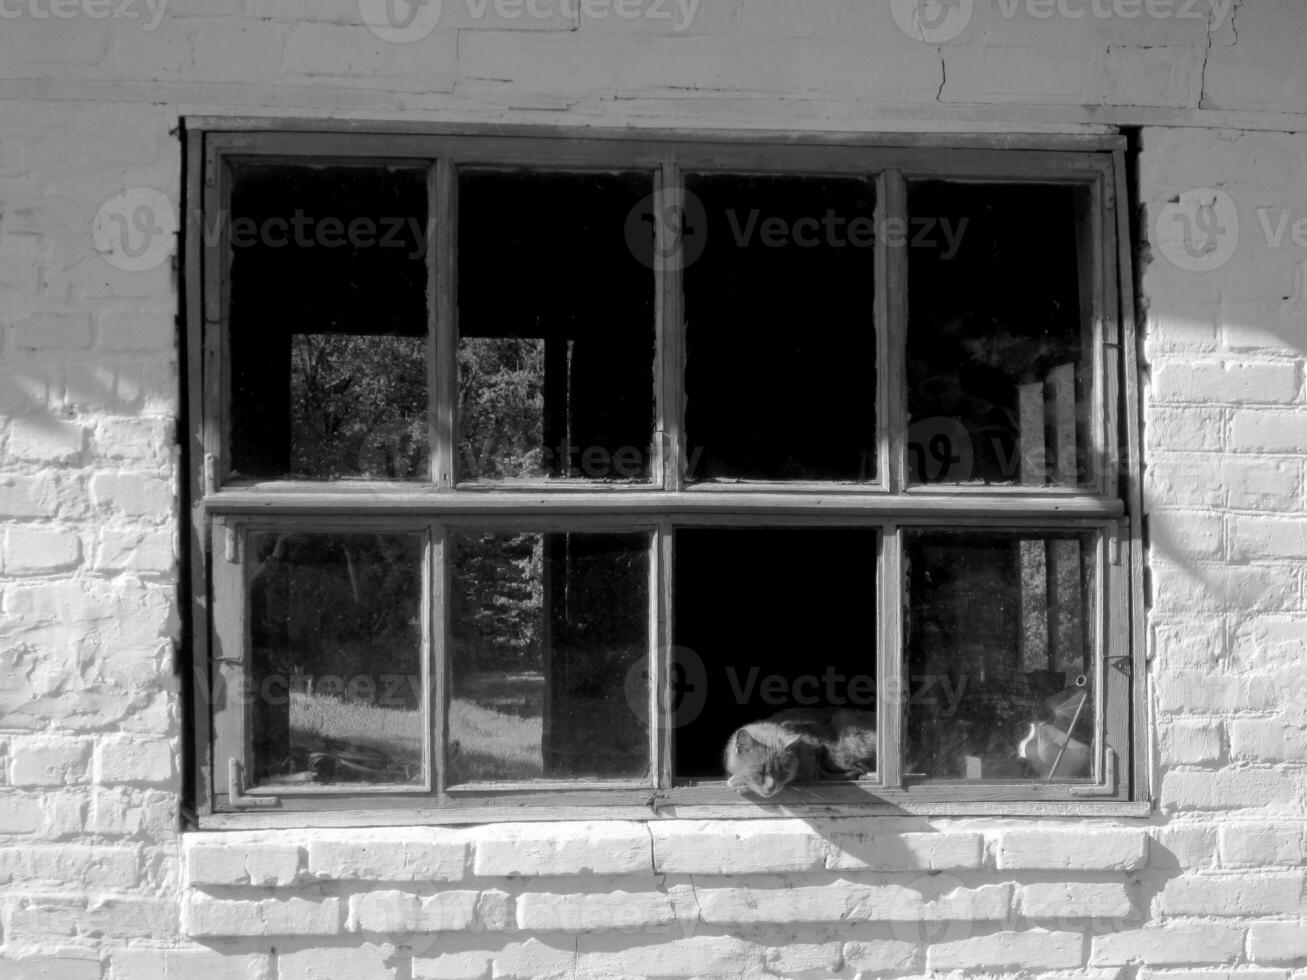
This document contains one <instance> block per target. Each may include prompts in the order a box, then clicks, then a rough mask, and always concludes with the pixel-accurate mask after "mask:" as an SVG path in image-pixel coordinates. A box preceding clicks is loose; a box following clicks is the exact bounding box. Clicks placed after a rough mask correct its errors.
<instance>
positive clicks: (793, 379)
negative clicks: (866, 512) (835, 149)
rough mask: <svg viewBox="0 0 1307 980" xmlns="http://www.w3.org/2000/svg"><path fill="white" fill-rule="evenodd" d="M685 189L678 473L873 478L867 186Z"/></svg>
mask: <svg viewBox="0 0 1307 980" xmlns="http://www.w3.org/2000/svg"><path fill="white" fill-rule="evenodd" d="M686 192H687V206H686V220H687V223H688V224H687V227H686V229H685V236H686V241H687V244H688V243H693V244H694V245H695V248H693V249H690V248H688V247H687V249H686V270H685V319H686V329H687V333H688V337H687V345H688V355H687V363H686V382H685V383H686V398H687V404H686V432H687V439H688V444H689V449H688V455H687V461H686V466H687V476H688V477H689V479H691V480H698V481H711V480H799V481H802V480H832V481H844V482H868V481H872V480H875V479H876V330H875V321H874V317H873V308H874V297H875V289H874V269H875V243H876V227H875V214H876V199H875V191H874V188H873V185H872V184H871V183H870V182H869V181H867V180H862V179H856V178H850V177H789V176H786V177H765V176H747V175H738V174H730V175H721V174H714V175H690V176H689V177H687V178H686ZM696 223H702V225H703V227H702V228H699V229H696V228H695V224H696ZM698 253H701V254H698ZM696 254H697V257H696Z"/></svg>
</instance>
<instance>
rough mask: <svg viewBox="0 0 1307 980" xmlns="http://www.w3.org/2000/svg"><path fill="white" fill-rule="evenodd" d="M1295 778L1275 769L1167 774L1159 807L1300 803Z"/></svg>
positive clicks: (1218, 807) (1228, 807) (1231, 807)
mask: <svg viewBox="0 0 1307 980" xmlns="http://www.w3.org/2000/svg"><path fill="white" fill-rule="evenodd" d="M1300 794H1301V787H1300V785H1299V783H1298V781H1297V780H1296V777H1294V776H1292V775H1291V774H1289V773H1286V772H1283V771H1280V770H1276V769H1229V770H1222V771H1220V772H1183V771H1177V772H1168V773H1165V774H1164V775H1163V776H1162V792H1161V804H1162V807H1163V808H1164V809H1168V810H1236V809H1241V808H1243V807H1257V806H1275V805H1283V804H1290V803H1296V802H1299V797H1300Z"/></svg>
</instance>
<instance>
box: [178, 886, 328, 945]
mask: <svg viewBox="0 0 1307 980" xmlns="http://www.w3.org/2000/svg"><path fill="white" fill-rule="evenodd" d="M343 921H344V918H343V913H342V905H341V901H340V899H339V898H322V899H308V898H299V897H294V898H287V899H262V900H259V899H245V900H238V899H219V898H213V897H212V896H209V895H206V894H204V893H203V892H191V893H190V894H189V895H187V898H186V904H185V906H184V907H183V927H184V929H185V932H186V934H187V935H190V936H194V937H196V938H203V937H218V936H334V935H336V934H338V933H340V932H341V931H343Z"/></svg>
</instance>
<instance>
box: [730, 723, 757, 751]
mask: <svg viewBox="0 0 1307 980" xmlns="http://www.w3.org/2000/svg"><path fill="white" fill-rule="evenodd" d="M732 744H734V746H735V751H736V752H748V751H749V750H750V749H752V748H753V747H754V746H755V745H757V744H758V740H757V739H756V738H754V737H753V736H752V735H750V734H749V732H748V729H744V728H741V729H740V730H739V731H738V732H736V733H735V740H734V742H733V743H732Z"/></svg>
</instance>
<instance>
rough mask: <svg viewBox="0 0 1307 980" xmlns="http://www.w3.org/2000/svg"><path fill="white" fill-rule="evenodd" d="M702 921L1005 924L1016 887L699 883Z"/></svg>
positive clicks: (942, 879) (934, 880) (948, 881)
mask: <svg viewBox="0 0 1307 980" xmlns="http://www.w3.org/2000/svg"><path fill="white" fill-rule="evenodd" d="M695 897H696V898H697V900H698V903H699V908H700V916H701V918H702V920H703V921H704V922H706V923H715V924H722V925H747V924H754V923H775V922H811V923H821V922H846V921H852V922H857V921H875V922H942V921H951V920H968V921H976V922H982V921H983V922H1000V921H1003V920H1004V919H1006V918H1007V915H1008V913H1009V911H1010V908H1011V898H1012V889H1011V886H1010V885H1005V884H1004V885H981V886H978V887H975V888H968V887H966V886H964V885H963V884H962V883H961V882H959V881H958V880H957V879H955V878H952V877H951V876H948V875H930V876H926V877H922V878H917V879H913V880H911V881H910V882H900V881H892V882H891V881H889V880H886V879H880V880H878V881H877V882H876V883H868V882H863V881H856V882H855V881H849V880H847V879H836V880H834V881H828V882H823V883H821V884H803V885H796V884H793V883H792V882H789V881H787V880H785V879H771V878H768V877H765V876H758V877H756V878H750V879H748V885H747V886H733V885H732V886H724V887H715V886H714V885H711V884H708V883H706V882H699V883H698V884H697V887H696V889H695Z"/></svg>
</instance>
